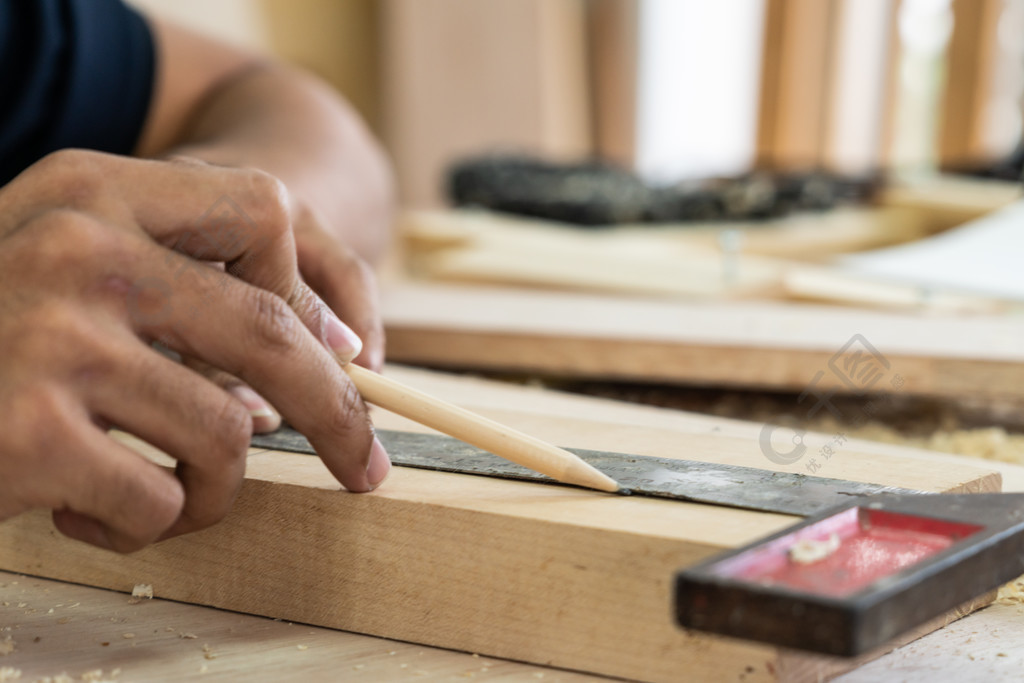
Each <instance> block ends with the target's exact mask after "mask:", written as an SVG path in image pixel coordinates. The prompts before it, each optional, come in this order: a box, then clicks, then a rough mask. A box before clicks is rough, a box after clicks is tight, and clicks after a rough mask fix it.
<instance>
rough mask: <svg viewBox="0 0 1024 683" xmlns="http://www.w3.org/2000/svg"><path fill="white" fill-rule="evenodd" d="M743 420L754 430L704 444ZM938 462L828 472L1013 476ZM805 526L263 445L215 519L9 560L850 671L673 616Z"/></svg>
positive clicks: (555, 433)
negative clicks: (683, 573)
mask: <svg viewBox="0 0 1024 683" xmlns="http://www.w3.org/2000/svg"><path fill="white" fill-rule="evenodd" d="M391 372H392V374H393V375H394V376H396V378H398V379H401V380H402V381H405V382H407V383H410V384H413V385H416V386H419V387H420V388H422V389H424V390H426V391H428V392H430V393H433V394H436V395H439V396H442V397H446V398H449V399H450V400H454V401H456V402H459V403H462V404H463V405H467V407H470V408H473V409H476V410H479V411H480V412H483V413H484V414H486V415H489V416H492V417H496V418H499V419H502V420H504V421H506V422H508V423H510V424H512V425H513V426H516V427H519V428H523V429H527V430H528V431H530V432H532V433H534V434H536V435H538V436H540V437H543V438H547V439H550V440H552V441H555V442H557V443H562V444H564V445H576V446H581V447H595V446H596V445H597V444H601V446H602V447H605V448H621V447H622V446H627V447H629V450H631V451H632V452H637V453H648V454H652V455H661V456H666V457H686V458H697V459H701V458H706V459H713V460H717V461H720V462H735V463H737V464H746V465H752V466H757V467H763V468H766V467H767V466H768V465H769V464H770V463H768V461H767V460H766V459H765V458H764V457H763V456H762V455H761V453H760V451H759V448H758V446H757V442H756V438H751V437H750V436H749V434H751V431H750V430H754V432H756V431H757V429H758V428H759V427H758V426H756V425H748V426H742V423H733V422H731V421H727V420H719V421H715V420H713V419H708V418H700V417H698V416H689V415H686V414H684V413H671V412H668V411H659V410H657V409H643V408H639V407H638V411H639V412H636V413H634V412H630V415H633V414H636V415H637V420H638V421H639V423H640V425H639V427H637V426H636V425H634V427H633V429H632V430H630V429H627V428H625V427H623V426H621V425H620V426H618V427H617V426H616V425H615V424H614V423H613V422H610V421H609V420H605V419H602V418H601V415H602V414H603V413H607V412H608V411H610V410H611V409H612V407H613V406H614V405H615V404H609V403H607V402H602V401H599V400H594V399H590V400H588V399H583V398H579V397H559V396H557V395H556V396H552V395H551V394H550V393H548V392H542V391H539V390H531V389H527V388H516V387H504V386H500V385H495V384H493V383H488V382H484V381H479V380H477V381H473V380H468V381H462V380H459V379H453V378H448V377H444V376H437V375H433V374H430V373H425V372H416V371H409V370H401V369H397V368H392V369H391ZM466 396H470V397H472V398H471V400H468V401H467V400H463V399H464V398H465V397H466ZM548 398H550V399H551V400H550V401H548V400H547V399H548ZM494 405H497V406H500V409H498V410H495V409H493V406H494ZM566 412H568V413H571V415H570V417H571V418H572V420H567V418H566V417H561V416H560V415H559V414H560V413H561V414H562V415H565V414H566ZM374 419H375V422H376V423H377V424H378V426H381V427H400V426H403V425H406V424H407V423H406V422H405V421H403V420H401V419H399V418H394V417H392V416H388V415H387V414H384V413H379V412H378V413H377V414H375V418H374ZM574 420H575V421H574ZM644 420H647V421H652V420H656V421H657V425H651V427H650V428H646V427H644ZM733 424H734V425H737V427H736V431H734V432H733V433H735V434H744V435H746V436H745V437H742V436H731V435H728V434H727V435H724V436H721V437H714V436H711V437H709V436H703V435H706V434H714V433H715V432H714V431H713V430H714V429H719V430H722V429H723V427H725V428H729V429H732V428H731V427H729V425H733ZM655 426H658V428H657V429H655V428H654V427H655ZM716 438H721V439H725V441H722V442H721V445H717V446H716V443H717V442H716V441H715V439H716ZM829 438H830V437H829V436H827V435H822V436H820V437H815V436H811V435H808V437H807V439H808V441H807V442H808V443H809V444H810V445H811V446H812V447H815V446H816V444H818V443H819V442H820V443H824V441H826V440H827V439H829ZM883 453H885V454H888V455H883ZM920 457H921V455H920V454H919V453H916V452H914V451H912V450H907V449H899V448H895V447H892V446H885V447H883V446H870V447H862V445H856V446H854V445H853V444H851V445H850V446H849V448H848V449H847V448H844V449H843V450H842V454H841V457H839V456H837V457H835V458H833V459H832V461H831V462H830V463H829V465H828V467H827V468H826V471H824V472H822V473H821V474H823V475H824V476H833V477H837V478H844V479H852V480H860V481H874V482H877V483H882V484H898V485H902V486H912V487H916V488H921V489H923V490H931V491H947V490H949V491H951V490H997V489H998V487H999V476H998V475H997V474H995V473H994V472H991V471H987V470H984V469H980V468H977V467H974V466H971V465H965V464H963V461H959V462H956V461H955V460H954V461H949V462H948V464H946V465H944V466H943V467H942V468H935V467H922V466H921V461H920ZM792 519H793V518H790V517H786V516H782V515H772V514H759V513H753V512H746V511H741V510H730V509H725V508H714V507H708V506H700V505H691V504H686V503H679V502H675V501H662V500H654V499H647V500H645V499H641V498H622V497H618V496H608V495H602V494H595V493H592V492H589V491H582V490H573V489H568V488H562V487H552V486H545V485H540V484H528V483H522V482H512V481H502V480H492V479H486V478H478V477H468V476H463V475H454V474H444V473H437V472H426V471H417V470H410V469H405V468H396V470H395V471H394V472H393V473H392V476H391V478H390V479H389V480H388V482H387V484H386V485H385V486H384V487H382V488H381V489H380V490H379V491H377V492H374V493H373V494H367V495H348V494H344V493H340V492H339V491H338V490H337V484H336V483H334V481H333V479H332V478H331V477H330V476H329V474H328V473H327V471H326V469H325V468H324V467H323V465H322V464H321V463H320V462H319V461H318V460H317V459H315V458H312V457H309V456H302V455H295V454H283V453H275V452H258V451H255V452H253V454H252V455H251V456H250V458H249V468H248V473H247V478H246V483H245V485H244V487H243V489H242V492H241V495H240V496H239V499H238V501H237V503H236V505H235V508H234V509H233V511H232V513H231V514H230V515H229V517H228V518H227V519H226V520H225V521H224V522H223V523H222V524H220V525H219V526H217V527H215V528H213V529H210V530H207V531H204V532H201V533H197V534H193V535H190V536H188V537H184V538H180V539H174V540H171V541H168V542H165V543H162V544H160V545H158V546H156V547H153V548H150V549H147V550H144V551H142V552H140V553H137V554H134V555H132V556H129V557H115V556H112V555H110V554H109V553H106V552H102V551H98V550H95V549H92V548H89V547H86V546H84V545H82V544H77V543H73V542H70V541H67V540H65V539H63V538H62V537H59V536H58V535H57V533H56V532H55V531H54V530H53V528H52V525H51V523H50V521H49V518H48V516H47V515H44V514H41V513H36V514H28V515H23V516H21V517H18V518H15V519H14V520H10V521H8V522H5V523H3V524H0V569H6V570H13V571H20V572H28V573H32V574H36V575H41V576H48V577H55V578H60V579H64V580H70V581H75V582H80V583H86V584H90V585H97V586H102V587H108V588H117V589H121V590H128V589H130V588H131V586H133V585H134V584H136V583H142V582H144V583H152V584H154V586H156V591H157V594H158V595H160V596H161V597H167V598H170V599H174V600H181V601H185V602H194V603H199V604H208V605H216V606H218V607H222V608H226V609H231V610H237V611H242V612H249V613H254V614H263V615H271V616H275V617H278V618H283V619H288V620H295V621H303V622H306V623H313V624H318V625H327V626H332V627H335V628H342V629H346V630H354V631H359V632H362V633H368V634H374V635H384V636H387V637H390V638H396V639H400V640H407V641H412V642H420V643H425V644H431V645H438V646H442V647H449V648H455V649H462V650H466V651H471V652H478V653H480V654H487V655H492V656H500V657H506V658H510V659H520V660H527V661H533V662H541V663H544V664H547V665H551V666H556V667H562V668H567V669H577V670H584V671H591V672H597V673H601V674H605V675H613V676H621V677H628V678H630V679H640V680H649V681H668V680H676V679H678V677H679V672H680V671H684V670H685V671H687V672H688V676H689V678H690V679H691V680H721V679H722V678H732V679H738V678H740V676H743V677H744V679H745V680H774V679H778V678H780V677H781V678H786V679H790V680H798V679H808V680H816V679H817V677H818V676H821V675H828V674H831V673H834V672H835V671H836V670H837V669H836V667H837V663H836V662H834V661H832V660H828V659H825V658H814V657H806V656H802V655H801V656H798V655H793V654H786V653H780V652H776V651H774V650H772V649H770V648H766V647H762V646H757V645H751V644H745V643H738V642H734V641H730V640H725V639H719V638H713V637H705V636H702V635H695V634H690V633H684V632H681V631H680V630H678V629H677V628H676V627H675V626H674V625H673V624H672V623H671V619H670V615H669V610H668V605H669V587H670V581H671V576H672V574H673V572H674V571H675V570H676V569H678V568H679V567H681V566H684V565H686V564H689V563H691V562H695V561H697V560H698V559H701V558H704V557H707V556H708V555H709V554H711V553H714V552H716V551H717V550H718V549H721V548H723V547H733V546H736V545H738V544H742V543H746V542H749V541H751V540H754V539H755V538H758V537H761V536H763V535H765V534H767V533H770V532H772V531H775V530H778V529H779V528H781V527H783V526H784V525H786V524H789V523H790V522H791V521H792ZM847 665H849V664H848V663H847ZM838 666H842V664H841V663H840V664H839V665H838ZM783 674H785V675H783Z"/></svg>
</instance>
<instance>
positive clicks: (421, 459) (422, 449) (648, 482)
mask: <svg viewBox="0 0 1024 683" xmlns="http://www.w3.org/2000/svg"><path fill="white" fill-rule="evenodd" d="M377 437H378V438H379V439H380V441H381V443H382V444H384V447H385V448H386V449H387V451H388V454H389V455H390V456H391V462H392V463H393V464H395V465H400V466H402V467H416V468H420V469H428V470H438V471H441V472H457V473H459V474H475V475H481V476H487V477H499V478H502V479H521V480H524V481H534V482H542V483H546V484H560V482H557V481H555V480H554V479H551V478H550V477H546V476H544V475H543V474H538V473H537V472H534V471H533V470H529V469H527V468H525V467H522V466H520V465H517V464H515V463H512V462H509V461H508V460H505V459H504V458H499V457H498V456H496V455H492V454H491V453H488V452H487V451H483V450H480V449H479V448H476V447H475V446H470V445H469V444H467V443H463V442H462V441H459V440H458V439H453V438H451V437H447V436H440V435H437V434H416V433H412V432H396V431H390V430H378V432H377ZM252 445H253V446H255V447H260V448H270V449H274V450H279V451H291V452H293V453H308V454H310V455H315V451H314V450H313V447H312V446H310V444H309V441H307V440H306V437H304V436H302V434H299V433H298V432H296V431H295V430H293V429H289V428H287V427H285V428H282V429H279V430H278V431H276V432H274V433H272V434H258V435H256V436H254V437H253V438H252ZM566 450H568V451H571V452H573V453H575V454H576V455H578V456H580V457H581V458H583V460H585V461H587V462H588V463H590V464H591V465H593V466H594V467H596V468H597V469H599V470H601V471H602V472H604V473H605V474H607V475H608V476H609V477H611V478H612V479H614V480H616V481H617V482H619V483H620V484H622V485H623V486H624V487H626V488H628V489H630V490H631V492H632V494H633V495H641V496H652V497H655V498H672V499H674V500H684V501H689V502H693V503H707V504H710V505H722V506H726V507H734V508H741V509H744V510H757V511H760V512H777V513H781V514H787V515H800V516H807V515H812V514H815V513H818V512H822V511H824V510H827V509H829V508H832V507H835V506H837V505H840V504H843V503H845V502H848V501H849V500H850V497H851V496H854V497H861V496H872V495H875V494H879V493H905V494H915V493H923V492H922V491H914V490H911V489H902V488H897V487H891V486H880V485H878V484H864V483H861V482H855V481H845V480H842V479H828V478H825V477H814V476H808V475H805V474H794V473H790V472H773V471H771V470H761V469H757V468H756V467H741V466H737V465H721V464H718V463H709V462H699V461H695V460H675V459H672V458H656V457H651V456H646V455H627V454H625V453H611V452H605V451H588V450H583V449H579V448H568V449H566Z"/></svg>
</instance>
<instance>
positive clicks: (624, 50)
mask: <svg viewBox="0 0 1024 683" xmlns="http://www.w3.org/2000/svg"><path fill="white" fill-rule="evenodd" d="M136 4H139V5H141V6H143V7H144V8H146V9H149V10H151V11H153V12H157V13H160V14H163V15H165V16H168V17H171V18H176V19H178V20H179V21H181V22H183V23H186V24H189V25H192V26H194V27H197V28H199V29H201V30H204V31H207V32H210V33H213V34H216V35H219V36H222V37H224V38H226V39H229V40H231V41H234V42H238V43H241V44H245V45H249V46H253V47H257V48H259V49H262V50H267V51H270V52H272V53H275V54H277V55H279V56H280V57H282V58H284V59H287V60H289V61H292V62H295V63H298V64H301V65H303V66H305V67H308V68H309V69H311V70H313V71H315V72H317V73H319V74H320V75H321V76H323V77H324V78H326V79H327V80H328V81H330V82H331V83H333V84H334V85H335V86H336V87H337V88H338V89H339V90H341V91H342V92H343V93H344V94H345V96H346V97H347V98H348V99H349V100H350V101H351V102H352V103H353V104H354V105H355V106H356V107H357V108H358V109H359V111H360V112H361V113H362V114H363V116H364V117H365V118H366V120H367V121H368V122H369V123H370V125H371V127H372V128H373V129H374V130H375V131H376V132H377V133H378V134H379V135H380V136H381V137H382V138H383V140H384V142H385V144H386V145H387V147H388V149H389V150H390V152H391V154H392V156H393V158H394V161H395V164H396V168H397V171H398V176H399V179H400V188H401V198H402V202H403V205H404V206H407V207H431V206H438V205H440V204H441V203H442V201H443V192H442V189H443V177H444V175H443V174H444V169H446V168H447V167H448V166H449V164H450V163H451V162H452V161H454V160H458V159H461V158H464V157H466V156H470V155H474V154H477V153H481V152H485V151H490V150H503V151H516V152H528V153H532V154H537V155H540V156H542V157H544V158H550V159H555V160H575V159H580V158H586V157H593V156H597V157H601V158H605V159H609V160H613V161H615V162H617V163H619V164H622V165H624V166H625V167H626V168H628V169H632V170H635V171H637V172H638V173H639V174H640V175H641V176H642V177H643V178H644V179H646V180H648V181H651V182H654V183H671V182H676V181H679V180H684V179H694V178H707V177H712V176H734V175H738V174H742V173H745V172H747V171H749V170H750V169H752V168H764V169H781V170H797V171H807V170H812V169H826V170H829V171H834V172H839V173H843V174H852V175H863V174H866V173H872V172H876V171H879V170H886V171H890V172H893V173H896V174H899V175H902V176H904V177H906V176H914V175H915V174H928V173H934V172H935V171H937V170H956V171H961V170H972V171H988V172H990V173H997V174H1003V175H1005V174H1007V173H1010V174H1012V173H1013V169H1012V168H1011V169H1010V170H1007V169H1006V168H1003V167H1005V166H1006V164H1005V163H1004V162H1005V161H1006V160H1007V159H1008V158H1009V157H1011V156H1012V155H1013V153H1014V152H1015V150H1016V148H1017V146H1018V142H1019V140H1020V135H1021V94H1022V91H1024V0H720V1H719V2H713V3H711V2H705V1H703V0H483V1H482V0H257V1H250V0H219V1H218V2H216V3H209V2H203V1H202V0H175V1H173V2H171V1H170V0H136ZM1010 166H1011V167H1012V163H1011V164H1010ZM993 167H996V168H993Z"/></svg>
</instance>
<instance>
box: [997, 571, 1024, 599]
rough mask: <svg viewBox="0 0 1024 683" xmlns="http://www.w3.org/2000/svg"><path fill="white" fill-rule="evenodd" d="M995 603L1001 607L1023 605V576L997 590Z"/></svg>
mask: <svg viewBox="0 0 1024 683" xmlns="http://www.w3.org/2000/svg"><path fill="white" fill-rule="evenodd" d="M996 602H998V603H1000V604H1003V605H1024V576H1021V577H1019V578H1017V579H1016V580H1014V581H1011V582H1010V583H1008V584H1006V585H1005V586H1003V587H1002V588H1000V589H999V597H998V598H997V599H996Z"/></svg>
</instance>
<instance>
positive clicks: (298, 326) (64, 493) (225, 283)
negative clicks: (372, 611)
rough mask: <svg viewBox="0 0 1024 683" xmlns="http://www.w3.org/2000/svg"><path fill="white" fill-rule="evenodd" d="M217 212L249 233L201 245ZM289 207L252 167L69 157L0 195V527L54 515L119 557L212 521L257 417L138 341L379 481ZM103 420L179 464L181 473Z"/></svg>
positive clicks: (348, 474)
mask: <svg viewBox="0 0 1024 683" xmlns="http://www.w3.org/2000/svg"><path fill="white" fill-rule="evenodd" d="M224 198H228V199H230V200H231V202H233V203H234V205H235V206H237V207H238V208H239V209H240V210H241V211H242V212H244V214H245V215H246V216H248V217H250V218H251V219H252V222H251V226H250V228H251V229H243V230H234V231H231V230H227V229H226V228H224V229H222V228H221V227H218V226H213V227H211V229H210V230H207V231H203V230H197V229H196V225H195V221H196V219H197V218H198V217H200V216H203V215H204V212H205V211H206V210H207V209H208V208H209V207H211V206H214V205H215V204H216V203H217V202H218V201H220V200H223V199H224ZM292 209H293V207H291V206H289V198H288V196H287V193H286V191H285V190H284V188H283V187H282V185H281V184H280V183H279V182H278V181H276V180H275V179H274V178H272V177H271V176H269V175H267V174H264V173H260V172H257V171H251V170H237V169H225V168H220V167H215V166H204V165H195V164H183V163H176V162H162V161H160V162H158V161H141V160H133V159H127V158H122V157H115V156H110V155H105V154H99V153H93V152H83V151H64V152H58V153H56V154H53V155H51V156H49V157H47V158H45V159H43V160H42V161H40V162H38V163H37V164H35V165H34V166H32V167H30V168H29V169H28V170H26V171H25V172H24V173H23V174H22V175H20V176H19V177H18V178H16V179H15V180H13V181H12V182H11V183H9V184H8V185H7V186H5V187H3V188H0V430H2V433H3V435H4V444H3V446H2V447H0V519H5V518H8V517H11V516H13V515H16V514H19V513H20V512H22V511H25V510H28V509H31V508H39V507H45V508H50V509H53V510H54V511H55V514H54V521H55V523H56V524H57V527H58V528H59V529H60V530H61V531H62V532H64V533H65V534H67V535H69V536H71V537H74V538H77V539H80V540H83V541H87V542H90V543H93V544H95V545H100V546H103V547H108V548H112V549H115V550H118V551H122V552H127V551H131V550H135V549H137V548H140V547H142V546H144V545H146V544H148V543H150V542H153V541H155V540H158V539H161V538H167V537H170V536H174V535H178V534H181V533H186V532H189V531H194V530H197V529H201V528H204V527H206V526H209V525H210V524H212V523H214V522H216V521H217V520H219V519H220V518H221V517H223V515H224V514H225V513H226V512H227V510H228V508H229V506H230V504H231V501H232V500H233V498H234V496H235V494H236V493H237V491H238V488H239V486H240V484H241V480H242V476H243V473H244V469H245V454H246V449H247V446H248V442H249V435H250V432H251V429H252V422H251V420H252V418H251V416H250V414H249V411H248V410H247V409H246V408H245V407H244V406H243V405H242V403H241V402H240V401H239V400H238V399H237V398H235V397H234V396H232V395H231V394H229V393H228V392H226V391H224V390H223V389H221V388H219V387H217V386H215V385H214V384H213V383H211V382H209V381H208V380H206V379H204V378H202V377H200V376H199V375H198V374H196V373H194V372H192V371H191V370H189V369H187V368H185V367H183V366H181V365H179V364H177V363H174V362H173V361H171V360H169V359H168V358H166V357H165V356H163V355H162V354H160V353H159V352H157V351H155V350H154V349H153V348H152V346H151V344H150V342H152V341H159V342H160V343H161V344H163V345H164V346H166V347H167V348H169V349H171V350H173V351H176V352H178V353H180V354H182V355H186V356H190V357H194V358H197V359H199V360H201V361H203V362H205V363H208V364H210V365H212V366H214V367H216V368H219V369H222V370H223V371H225V372H228V373H230V374H232V375H234V376H237V377H238V378H240V379H241V380H242V381H244V382H246V383H247V384H249V385H251V386H252V387H253V388H254V389H255V390H256V391H258V392H259V393H260V394H261V395H263V396H266V397H267V399H268V400H269V401H271V402H272V403H273V404H274V405H275V406H276V407H277V408H278V409H279V410H280V412H281V413H282V414H283V415H284V417H285V418H286V419H288V421H289V422H290V423H291V424H293V425H294V426H295V427H296V428H297V429H298V430H299V431H301V432H303V433H304V434H305V435H306V436H307V437H308V438H309V439H310V441H311V443H312V444H313V445H314V447H315V448H316V450H317V452H318V453H319V454H320V456H321V458H322V459H323V461H324V463H325V464H326V466H327V467H328V469H329V470H330V471H331V472H332V473H333V474H334V476H335V477H336V478H337V479H338V480H339V481H340V482H341V483H342V484H343V485H344V486H345V487H346V488H348V489H349V490H352V491H366V490H371V489H372V488H374V487H375V486H376V485H378V484H379V483H380V482H381V481H382V480H383V479H384V477H385V476H386V474H387V472H388V470H389V468H390V463H389V462H388V459H387V455H386V453H385V452H384V449H383V448H382V447H381V446H380V444H379V442H378V441H377V440H376V439H375V438H374V437H373V434H372V427H371V425H370V422H369V418H368V416H367V413H366V410H365V406H364V405H363V403H362V400H361V399H360V397H359V394H358V392H357V391H356V389H355V388H354V387H353V386H352V384H351V382H350V381H349V380H348V378H347V376H346V374H345V373H344V371H342V370H341V369H340V368H339V367H338V365H337V363H336V362H335V360H334V358H332V356H331V351H328V349H331V350H332V351H333V352H334V353H335V354H336V355H337V356H338V357H339V358H341V359H343V360H349V359H351V358H352V357H354V356H356V355H357V354H358V353H359V346H360V345H359V340H358V338H356V337H355V335H354V334H352V332H351V330H349V329H348V328H347V327H346V326H345V325H344V324H342V323H341V322H340V320H338V318H337V317H336V316H335V315H334V314H333V313H331V312H330V310H329V309H328V307H327V306H326V305H324V303H323V301H321V299H320V298H319V297H317V296H316V295H315V294H314V293H313V292H312V291H311V290H310V288H309V287H308V286H306V284H305V283H303V281H302V278H301V277H299V272H298V267H297V259H296V253H295V243H294V237H293V225H292V220H293V219H292ZM229 237H230V238H231V239H228V238H229ZM203 261H209V262H222V263H224V264H225V265H226V270H227V272H221V271H218V270H216V269H213V268H208V267H206V266H205V265H203V264H202V262H203ZM371 365H372V361H371ZM109 425H115V426H117V427H119V428H121V429H124V430H125V431H128V432H130V433H132V434H135V435H137V436H139V437H140V438H142V439H144V440H146V441H148V442H150V443H152V444H153V445H155V446H157V447H159V448H161V449H162V450H164V451H165V452H167V453H168V454H170V455H171V456H173V457H174V458H176V459H177V461H178V465H177V468H176V470H175V473H174V474H173V475H172V474H171V473H169V472H167V471H165V470H163V469H161V468H159V467H157V466H155V465H153V464H152V463H150V462H149V461H147V460H145V459H144V458H142V457H140V456H138V455H136V454H135V453H134V452H132V451H130V450H129V449H127V448H126V447H124V446H122V445H120V444H118V443H116V442H115V441H113V440H112V439H110V437H109V436H108V435H107V434H106V433H105V430H106V428H107V427H108V426H109Z"/></svg>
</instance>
